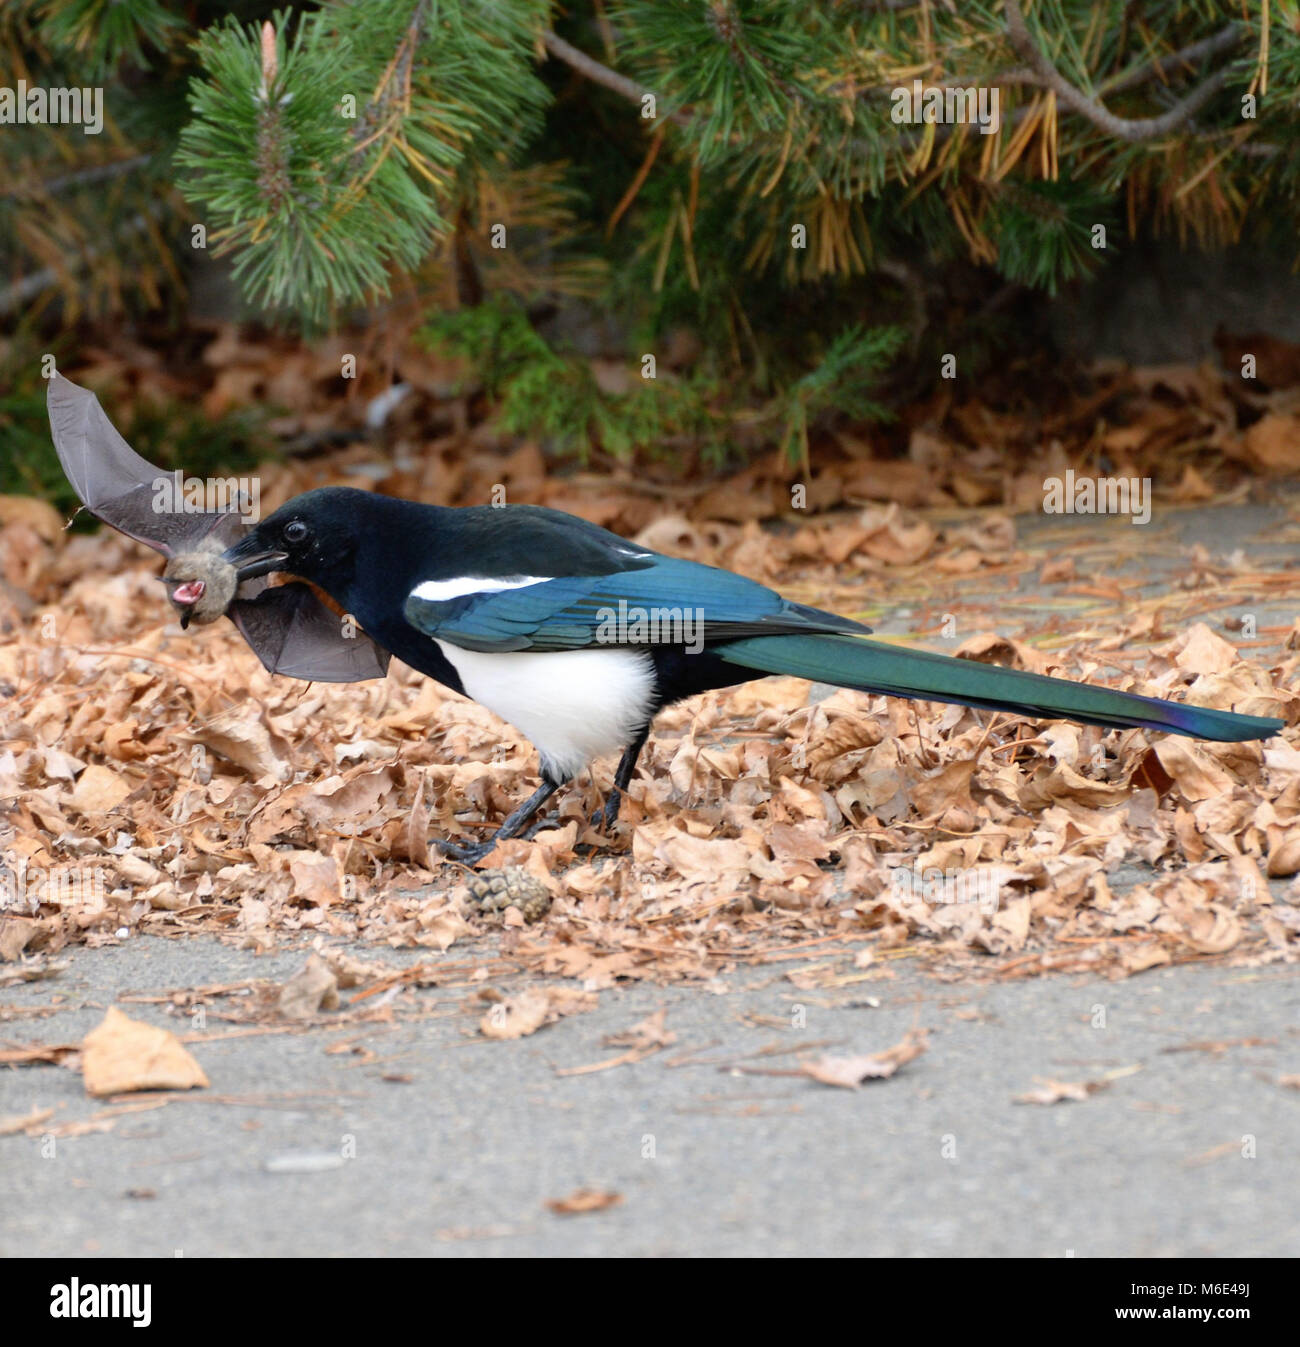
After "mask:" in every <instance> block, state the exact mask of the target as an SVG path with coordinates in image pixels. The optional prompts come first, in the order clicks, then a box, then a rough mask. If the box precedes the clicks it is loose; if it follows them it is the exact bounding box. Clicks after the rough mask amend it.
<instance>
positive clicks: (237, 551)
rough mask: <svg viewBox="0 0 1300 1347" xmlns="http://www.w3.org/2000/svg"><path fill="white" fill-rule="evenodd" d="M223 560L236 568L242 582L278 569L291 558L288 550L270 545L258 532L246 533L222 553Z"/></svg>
mask: <svg viewBox="0 0 1300 1347" xmlns="http://www.w3.org/2000/svg"><path fill="white" fill-rule="evenodd" d="M221 559H222V561H225V562H228V563H229V564H230V565H232V566H233V567H234V568H235V574H236V575H238V576H239V579H240V582H241V583H242V582H243V581H245V580H252V579H254V578H256V577H257V576H259V575H267V574H269V573H270V572H271V571H278V570H279V569H280V567H281V566H283V565H284V563H285V562H286V561H288V560H289V554H288V552H281V551H279V550H278V549H276V548H274V547H268V546H267V545H266V544H265V543H264V542H263V541H262V540H261V539H260V538H259V537H258V536H257V534H256V533H246V534H245V535H244V536H243V537H242V538H241V539H240V540H239V541H238V542H237V543H235V544H234V545H233V546H231V547H227V548H226V550H225V551H224V552H223V553H222V554H221Z"/></svg>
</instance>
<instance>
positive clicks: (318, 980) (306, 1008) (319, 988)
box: [277, 953, 339, 1020]
mask: <svg viewBox="0 0 1300 1347" xmlns="http://www.w3.org/2000/svg"><path fill="white" fill-rule="evenodd" d="M277 1006H278V1008H279V1011H280V1014H281V1015H283V1016H284V1017H285V1019H288V1020H307V1019H310V1018H311V1017H312V1016H313V1015H315V1014H316V1013H317V1012H318V1011H321V1010H337V1009H338V1008H339V983H338V978H337V977H336V976H335V975H334V971H333V970H332V969H331V968H330V966H329V964H327V963H326V962H325V960H324V959H322V958H321V956H320V955H319V954H314V953H313V954H309V955H308V956H307V962H306V963H305V964H303V966H302V967H301V968H300V969H299V970H298V971H297V972H296V973H295V974H294V975H293V977H291V978H290V979H289V981H288V982H286V983H285V984H284V986H283V987H281V988H280V996H279V1000H278V1001H277Z"/></svg>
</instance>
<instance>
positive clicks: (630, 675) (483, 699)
mask: <svg viewBox="0 0 1300 1347" xmlns="http://www.w3.org/2000/svg"><path fill="white" fill-rule="evenodd" d="M437 644H438V649H439V650H441V651H442V653H443V654H444V655H446V657H447V659H448V660H450V661H451V664H452V666H453V668H455V670H456V672H457V673H458V674H459V675H460V681H461V684H462V685H463V687H464V689H465V692H466V695H467V696H470V697H473V699H474V700H475V701H476V702H478V703H479V704H480V705H482V706H486V707H487V708H488V710H489V711H492V712H493V713H494V714H496V715H498V716H500V717H501V719H502V720H508V721H509V722H510V723H511V724H512V725H513V726H515V728H516V729H518V730H520V731H522V733H523V734H525V735H527V737H528V738H529V739H530V740H531V741H532V742H533V743H534V744H535V745H536V747H537V751H538V753H540V754H541V759H542V766H543V768H544V769H545V770H546V771H547V773H548V774H549V775H551V776H554V777H558V778H560V779H561V780H564V781H567V780H568V779H569V778H570V777H573V776H576V775H577V774H578V773H579V772H580V771H582V769H583V768H584V767H585V766H586V765H587V764H588V763H589V762H590V761H591V760H592V759H593V758H598V757H601V756H602V755H603V754H606V753H615V752H618V751H620V750H621V749H624V748H626V747H627V745H628V744H629V743H631V741H632V740H633V739H634V738H635V737H636V735H637V733H638V731H640V730H641V729H642V727H643V726H644V725H645V724H646V722H647V721H648V720H649V718H650V708H651V706H652V705H653V704H654V664H653V662H652V661H651V659H650V656H649V655H648V654H646V653H645V651H643V650H631V649H628V648H627V647H605V648H603V649H588V650H558V651H546V652H538V651H532V650H520V651H511V652H508V653H498V654H491V653H486V652H484V651H479V650H462V649H461V648H460V647H459V646H455V645H451V644H450V643H448V642H447V641H438V643H437Z"/></svg>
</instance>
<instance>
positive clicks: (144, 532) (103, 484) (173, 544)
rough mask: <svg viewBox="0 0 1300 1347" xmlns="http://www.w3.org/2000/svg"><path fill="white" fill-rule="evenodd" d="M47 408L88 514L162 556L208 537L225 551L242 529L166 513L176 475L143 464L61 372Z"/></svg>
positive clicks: (222, 516) (234, 522)
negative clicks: (165, 506)
mask: <svg viewBox="0 0 1300 1347" xmlns="http://www.w3.org/2000/svg"><path fill="white" fill-rule="evenodd" d="M49 384H50V386H49V391H48V392H47V393H46V396H45V403H46V406H47V408H48V409H49V413H50V433H51V434H52V435H53V437H54V449H55V452H56V453H57V454H58V456H59V462H60V463H61V464H62V465H63V471H64V474H65V475H66V476H67V479H68V481H69V482H71V483H72V488H73V490H74V491H76V493H77V495H78V496H80V497H81V501H82V504H83V505H85V507H86V509H88V510H89V511H90V512H91V514H93V515H96V516H97V517H98V518H100V519H102V520H103V521H104V523H106V524H111V525H112V526H113V527H114V528H115V529H117V530H118V532H119V533H125V534H126V535H127V537H129V538H134V539H135V540H136V541H137V542H141V543H144V544H145V545H146V546H147V547H152V548H154V549H156V550H157V551H159V552H161V553H162V554H163V556H165V557H172V556H175V555H176V553H177V552H185V551H193V550H194V549H196V548H198V547H200V546H202V545H203V544H204V543H206V542H208V541H209V540H211V541H212V542H215V543H218V544H220V547H221V548H222V549H224V548H226V547H228V546H229V545H230V544H231V543H232V542H234V541H235V539H236V538H238V537H240V536H241V534H243V532H244V531H245V529H246V527H247V525H246V523H245V521H244V519H243V517H242V516H241V515H240V514H238V513H237V512H235V511H225V512H220V513H219V512H216V511H210V512H196V511H186V510H184V509H183V508H182V509H180V510H170V509H165V508H162V507H163V506H164V505H168V504H172V503H179V504H182V505H183V502H178V501H176V496H177V494H178V493H177V492H176V491H175V489H174V488H175V484H176V483H175V477H174V476H173V474H171V473H166V472H164V471H163V470H162V469H161V468H156V467H154V465H153V464H152V463H150V462H149V461H148V460H147V459H143V458H141V457H140V455H139V454H137V453H136V452H135V450H134V449H132V448H131V446H130V445H129V444H127V442H126V441H125V440H124V439H123V438H122V437H121V435H119V434H118V432H117V428H116V427H115V426H114V425H113V423H112V422H111V421H110V420H109V419H108V415H107V414H106V413H105V411H104V409H103V407H101V406H100V405H99V399H98V398H97V397H96V396H95V395H94V394H93V393H92V392H91V391H90V390H89V389H88V388H81V387H78V385H77V384H74V383H70V382H69V381H68V380H67V379H65V378H63V377H62V376H61V375H58V374H56V375H54V376H53V377H52V378H51V379H50V381H49Z"/></svg>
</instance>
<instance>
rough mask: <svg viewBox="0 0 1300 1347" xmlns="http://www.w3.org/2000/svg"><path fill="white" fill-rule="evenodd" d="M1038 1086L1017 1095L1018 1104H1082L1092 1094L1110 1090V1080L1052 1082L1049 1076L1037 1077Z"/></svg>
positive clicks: (1015, 1101) (1016, 1101)
mask: <svg viewBox="0 0 1300 1347" xmlns="http://www.w3.org/2000/svg"><path fill="white" fill-rule="evenodd" d="M1034 1079H1035V1080H1037V1081H1038V1084H1037V1085H1036V1086H1035V1087H1034V1088H1033V1089H1032V1090H1027V1091H1026V1092H1025V1093H1024V1094H1018V1095H1016V1097H1015V1099H1014V1101H1013V1102H1014V1103H1017V1104H1060V1103H1063V1102H1067V1101H1068V1102H1070V1103H1081V1102H1082V1101H1083V1100H1085V1099H1087V1097H1088V1096H1089V1095H1090V1094H1096V1093H1097V1091H1098V1090H1105V1089H1108V1088H1109V1086H1110V1081H1108V1080H1077V1081H1066V1080H1052V1079H1051V1078H1050V1077H1048V1076H1035V1077H1034Z"/></svg>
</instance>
